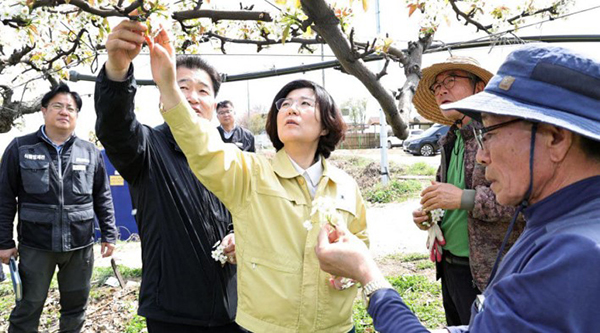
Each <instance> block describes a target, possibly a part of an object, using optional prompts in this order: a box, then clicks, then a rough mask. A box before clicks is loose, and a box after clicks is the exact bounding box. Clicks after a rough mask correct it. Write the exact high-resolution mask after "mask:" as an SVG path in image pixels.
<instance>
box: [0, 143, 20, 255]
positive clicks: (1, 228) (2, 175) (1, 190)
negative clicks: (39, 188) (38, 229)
mask: <svg viewBox="0 0 600 333" xmlns="http://www.w3.org/2000/svg"><path fill="white" fill-rule="evenodd" d="M19 179H20V172H19V158H18V148H17V143H16V139H15V140H13V141H12V142H11V143H10V144H9V145H8V147H7V148H6V150H5V151H4V155H3V156H2V161H1V162H0V250H6V249H12V248H13V247H15V241H14V240H13V230H14V229H13V228H14V220H15V214H16V213H17V195H18V194H19Z"/></svg>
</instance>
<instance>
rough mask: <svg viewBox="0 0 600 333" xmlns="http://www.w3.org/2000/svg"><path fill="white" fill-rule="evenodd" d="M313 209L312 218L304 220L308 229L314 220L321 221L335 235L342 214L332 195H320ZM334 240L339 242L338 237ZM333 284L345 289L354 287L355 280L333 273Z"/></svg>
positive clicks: (335, 286) (314, 202)
mask: <svg viewBox="0 0 600 333" xmlns="http://www.w3.org/2000/svg"><path fill="white" fill-rule="evenodd" d="M312 207H313V208H312V210H311V212H310V216H311V219H310V220H306V221H305V222H304V224H303V225H304V227H305V228H306V230H308V231H310V230H312V228H313V223H312V221H314V220H316V221H319V226H320V227H322V226H323V225H324V224H328V225H329V226H330V227H331V228H330V234H331V235H332V236H333V235H335V234H334V233H333V231H335V230H337V227H338V224H339V223H340V222H341V221H342V216H341V215H340V213H338V211H337V209H336V208H335V202H334V200H333V199H332V198H331V197H318V198H316V199H315V200H314V201H313V203H312ZM331 241H332V242H337V241H338V239H337V237H336V238H335V239H331ZM329 283H330V284H331V286H332V287H333V288H335V289H337V290H344V289H348V288H350V287H352V286H353V285H354V284H355V281H354V280H352V279H349V278H346V277H341V276H335V275H332V276H331V277H330V278H329Z"/></svg>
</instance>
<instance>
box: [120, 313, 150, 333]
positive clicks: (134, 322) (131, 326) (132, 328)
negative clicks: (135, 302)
mask: <svg viewBox="0 0 600 333" xmlns="http://www.w3.org/2000/svg"><path fill="white" fill-rule="evenodd" d="M145 328H146V319H145V318H144V317H140V316H138V315H137V314H134V315H133V318H131V320H130V321H129V322H128V323H127V326H125V331H124V333H139V332H141V331H142V330H143V329H145Z"/></svg>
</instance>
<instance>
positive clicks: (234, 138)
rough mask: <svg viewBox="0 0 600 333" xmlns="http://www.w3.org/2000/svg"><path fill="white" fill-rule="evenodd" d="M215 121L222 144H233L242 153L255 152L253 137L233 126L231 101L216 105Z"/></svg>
mask: <svg viewBox="0 0 600 333" xmlns="http://www.w3.org/2000/svg"><path fill="white" fill-rule="evenodd" d="M217 119H219V123H220V124H221V125H219V127H217V129H218V130H219V134H221V139H223V141H224V142H228V143H233V144H235V145H236V146H237V147H238V148H240V149H241V150H243V151H249V152H255V151H256V148H255V147H254V135H252V133H250V131H249V130H247V129H245V128H242V127H241V126H237V125H236V124H235V109H234V108H233V103H231V101H227V100H225V101H221V102H219V103H217Z"/></svg>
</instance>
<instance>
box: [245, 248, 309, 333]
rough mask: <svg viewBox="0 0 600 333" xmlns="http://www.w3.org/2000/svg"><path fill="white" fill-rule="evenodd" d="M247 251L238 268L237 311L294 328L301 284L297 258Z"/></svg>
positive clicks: (299, 264)
mask: <svg viewBox="0 0 600 333" xmlns="http://www.w3.org/2000/svg"><path fill="white" fill-rule="evenodd" d="M248 250H249V249H246V250H245V252H244V258H243V262H242V263H241V265H242V267H240V268H239V269H238V274H239V275H240V276H239V278H238V281H239V282H240V286H238V294H239V295H240V305H239V306H240V310H241V311H244V312H245V313H247V314H250V315H251V316H252V317H254V318H257V319H260V320H262V321H265V322H269V323H272V324H276V325H278V326H282V327H288V328H293V327H296V325H297V321H298V310H299V308H300V291H301V287H300V286H301V284H302V263H301V261H300V259H296V258H290V257H287V256H285V255H284V254H283V253H271V254H269V255H267V254H265V253H261V252H258V251H256V249H252V250H251V251H248ZM274 305H275V307H274Z"/></svg>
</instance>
